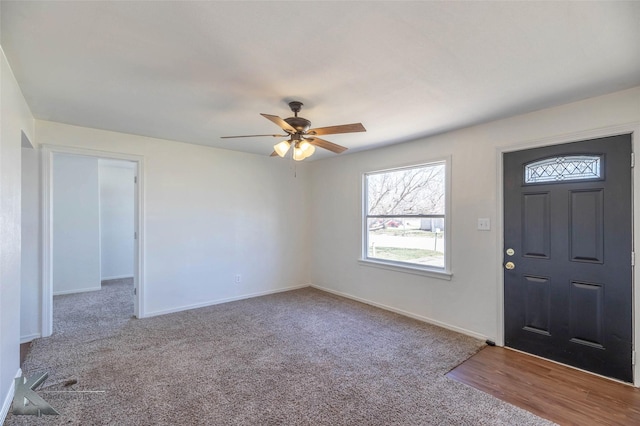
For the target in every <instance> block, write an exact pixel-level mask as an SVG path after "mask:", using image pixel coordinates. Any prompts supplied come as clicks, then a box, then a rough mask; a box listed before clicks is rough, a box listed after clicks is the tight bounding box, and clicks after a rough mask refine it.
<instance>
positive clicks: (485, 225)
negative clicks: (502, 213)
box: [478, 217, 491, 231]
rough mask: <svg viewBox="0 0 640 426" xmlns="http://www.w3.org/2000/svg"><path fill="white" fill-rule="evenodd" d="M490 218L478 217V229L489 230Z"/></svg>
mask: <svg viewBox="0 0 640 426" xmlns="http://www.w3.org/2000/svg"><path fill="white" fill-rule="evenodd" d="M490 230H491V219H489V218H488V217H482V218H479V219H478V231H490Z"/></svg>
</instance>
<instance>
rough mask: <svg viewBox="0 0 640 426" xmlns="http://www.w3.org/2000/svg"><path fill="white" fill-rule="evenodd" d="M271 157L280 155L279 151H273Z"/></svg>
mask: <svg viewBox="0 0 640 426" xmlns="http://www.w3.org/2000/svg"><path fill="white" fill-rule="evenodd" d="M269 157H279V155H278V153H277V152H275V151H273V152H272V153H271V155H270V156H269Z"/></svg>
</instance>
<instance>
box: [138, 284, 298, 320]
mask: <svg viewBox="0 0 640 426" xmlns="http://www.w3.org/2000/svg"><path fill="white" fill-rule="evenodd" d="M305 287H309V284H302V285H296V286H292V287H284V288H278V289H275V290H267V291H261V292H258V293H250V294H244V295H242V296H236V297H229V298H227V299H218V300H210V301H208V302H203V303H196V304H193V305H185V306H180V307H177V308H171V309H162V310H160V311H153V312H147V313H146V314H145V315H144V317H140V318H149V317H156V316H158V315H166V314H172V313H174V312H181V311H188V310H190V309H198V308H205V307H207V306H213V305H219V304H221V303H227V302H235V301H236V300H243V299H251V298H253V297H260V296H266V295H268V294H276V293H282V292H285V291H291V290H298V289H300V288H305Z"/></svg>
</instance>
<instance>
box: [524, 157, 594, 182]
mask: <svg viewBox="0 0 640 426" xmlns="http://www.w3.org/2000/svg"><path fill="white" fill-rule="evenodd" d="M601 163H602V155H566V156H561V157H552V158H546V159H544V160H539V161H535V162H533V163H529V164H527V165H525V167H524V182H525V183H545V182H558V181H567V180H593V179H601V178H602V165H601Z"/></svg>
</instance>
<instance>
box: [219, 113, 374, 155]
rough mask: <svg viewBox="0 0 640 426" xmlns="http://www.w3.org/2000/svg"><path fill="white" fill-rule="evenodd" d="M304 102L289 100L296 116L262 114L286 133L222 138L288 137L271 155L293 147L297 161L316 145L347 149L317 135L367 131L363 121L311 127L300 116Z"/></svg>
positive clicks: (308, 122) (313, 149)
mask: <svg viewBox="0 0 640 426" xmlns="http://www.w3.org/2000/svg"><path fill="white" fill-rule="evenodd" d="M302 105H303V104H302V102H299V101H291V102H289V108H291V111H293V114H294V116H293V117H289V118H285V119H282V118H280V117H278V116H277V115H270V114H260V115H261V116H263V117H264V118H266V119H267V120H270V121H272V122H273V123H275V124H277V125H278V126H280V128H281V129H282V130H284V131H285V132H286V134H284V135H243V136H222V139H229V138H253V137H259V136H272V137H274V138H281V137H288V138H289V139H286V140H284V141H282V142H280V143H277V144H275V145H274V147H273V149H274V151H273V152H272V153H271V157H275V156H276V155H279V156H280V157H284V156H285V155H286V154H287V152H288V151H289V149H290V148H291V147H293V159H294V160H296V161H302V160H304V159H305V158H307V157H309V156H310V155H312V154H313V153H314V152H315V150H316V148H315V147H316V146H319V147H320V148H324V149H327V150H329V151H331V152H335V153H336V154H340V153H341V152H344V151H346V150H347V148H345V147H344V146H340V145H337V144H335V143H333V142H329V141H326V140H324V139H320V138H319V137H317V136H318V135H335V134H338V133H354V132H366V131H367V130H366V129H365V128H364V126H363V125H362V123H353V124H342V125H339V126H329V127H318V128H315V129H310V127H311V122H310V121H309V120H307V119H306V118H302V117H298V113H299V112H300V109H302Z"/></svg>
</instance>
